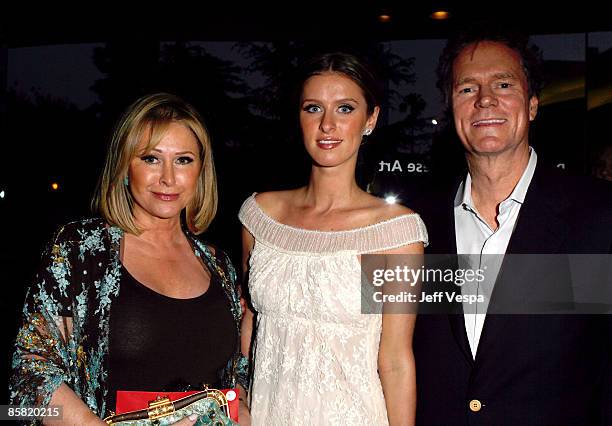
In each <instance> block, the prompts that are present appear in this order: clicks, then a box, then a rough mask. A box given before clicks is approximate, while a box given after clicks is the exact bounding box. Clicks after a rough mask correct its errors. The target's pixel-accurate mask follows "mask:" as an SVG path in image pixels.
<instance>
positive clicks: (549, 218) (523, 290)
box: [476, 166, 568, 361]
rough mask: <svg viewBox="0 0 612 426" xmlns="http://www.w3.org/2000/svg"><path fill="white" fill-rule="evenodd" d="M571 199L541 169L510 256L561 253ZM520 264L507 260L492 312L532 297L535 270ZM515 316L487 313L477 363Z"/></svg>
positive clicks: (533, 184) (528, 194) (542, 168)
mask: <svg viewBox="0 0 612 426" xmlns="http://www.w3.org/2000/svg"><path fill="white" fill-rule="evenodd" d="M567 205H568V200H567V199H566V197H565V196H564V194H563V193H562V188H559V187H558V183H555V182H554V177H553V176H552V175H551V173H550V172H548V171H547V170H546V169H545V168H544V167H542V166H537V167H536V170H535V173H534V176H533V179H532V181H531V184H530V185H529V189H528V190H527V194H526V196H525V201H524V203H523V205H522V206H521V210H520V213H519V217H518V219H517V223H516V226H515V229H514V232H513V233H512V236H511V238H510V242H509V244H508V248H507V250H506V253H507V254H537V253H544V254H546V253H559V252H562V251H563V247H564V246H565V242H566V239H565V235H566V229H565V223H566V221H564V220H563V218H564V214H565V211H566V206H567ZM532 260H534V264H533V266H534V267H537V266H538V265H537V259H532ZM513 263H516V262H512V261H511V260H510V261H509V260H508V259H507V258H505V259H504V263H503V264H502V267H501V268H500V271H499V274H498V278H497V281H496V283H495V287H494V289H493V294H492V295H491V302H490V305H489V311H490V312H495V309H496V307H499V306H500V305H503V304H504V303H502V302H501V301H502V300H504V301H506V302H505V304H506V309H505V311H506V313H507V303H508V302H507V301H509V300H510V301H512V300H514V301H516V302H517V303H520V301H521V300H525V298H526V297H527V296H528V295H529V293H530V292H531V291H532V290H533V288H532V287H530V285H532V284H533V279H530V278H529V277H530V274H533V268H530V267H529V266H528V265H529V263H530V262H527V261H521V262H520V265H521V266H520V267H519V268H517V267H512V266H510V265H511V264H513ZM512 320H513V315H498V314H495V313H490V314H487V317H486V319H485V323H484V327H483V330H482V334H481V337H480V341H479V344H478V351H477V357H476V361H480V360H481V359H482V358H483V357H486V356H487V353H489V352H490V350H489V349H490V347H491V346H492V345H499V340H498V339H496V337H497V336H503V335H504V333H505V329H506V327H508V325H509V324H511V322H512Z"/></svg>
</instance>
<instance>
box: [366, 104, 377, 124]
mask: <svg viewBox="0 0 612 426" xmlns="http://www.w3.org/2000/svg"><path fill="white" fill-rule="evenodd" d="M379 112H380V107H378V106H375V107H374V111H372V114H370V116H369V117H368V119H367V120H366V127H367V128H370V129H374V127H376V121H377V120H378V113H379Z"/></svg>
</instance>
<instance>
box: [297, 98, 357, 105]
mask: <svg viewBox="0 0 612 426" xmlns="http://www.w3.org/2000/svg"><path fill="white" fill-rule="evenodd" d="M306 102H321V101H319V100H317V99H304V100H302V103H303V104H304V103H306ZM334 102H339V103H341V102H354V103H356V104H359V101H358V100H357V99H355V98H343V99H337V100H335V101H334Z"/></svg>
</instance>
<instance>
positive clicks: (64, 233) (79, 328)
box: [10, 219, 248, 417]
mask: <svg viewBox="0 0 612 426" xmlns="http://www.w3.org/2000/svg"><path fill="white" fill-rule="evenodd" d="M186 235H187V237H188V239H189V241H190V244H191V246H192V248H193V250H194V253H195V255H196V256H198V257H199V258H201V259H202V261H203V263H204V264H205V265H206V266H207V267H208V269H209V270H210V271H211V274H213V275H216V277H215V278H216V279H218V281H219V282H220V283H221V285H222V287H223V289H224V293H225V295H226V296H227V298H228V300H229V305H230V308H231V311H232V314H233V317H234V319H235V323H236V328H237V330H238V335H239V334H240V318H241V315H242V310H241V306H240V301H239V296H238V293H237V289H236V287H235V282H236V273H235V270H234V268H233V266H232V264H231V262H230V260H229V258H228V257H227V255H225V253H223V252H221V251H220V250H215V254H213V253H212V251H211V250H210V249H209V248H208V247H207V246H206V245H205V244H204V243H202V242H201V241H199V240H198V239H196V238H195V237H194V236H193V235H192V234H190V233H189V232H186ZM122 236H123V231H121V229H119V228H117V227H113V226H109V225H107V224H105V223H104V221H103V220H102V219H89V220H85V221H81V222H72V223H70V224H68V225H66V226H64V227H62V228H61V229H60V230H59V231H58V232H57V234H56V235H55V238H54V240H53V242H52V243H51V244H50V246H49V247H48V248H47V250H45V252H44V254H43V259H42V264H41V267H40V269H39V271H38V274H37V275H36V279H35V282H34V283H33V285H32V286H31V287H30V289H29V290H28V293H27V296H26V301H25V306H24V308H23V323H22V325H21V327H20V329H19V332H18V335H17V341H16V349H15V353H14V355H13V364H12V367H13V373H12V377H11V381H10V400H11V402H10V403H11V404H15V405H22V406H47V405H48V404H49V401H50V399H51V395H52V393H53V392H54V391H55V390H56V389H57V388H58V387H59V386H60V385H61V384H62V382H63V383H66V384H67V385H68V386H69V387H70V388H71V389H72V390H73V391H74V392H75V393H76V394H77V395H78V396H79V397H80V398H81V399H82V400H83V401H84V402H85V403H86V404H87V405H88V406H89V407H90V408H91V410H92V411H93V412H94V413H96V414H97V415H98V416H99V417H103V416H104V415H107V414H108V412H107V411H108V410H107V409H106V406H105V405H106V404H105V400H106V394H107V392H108V389H107V385H108V383H107V380H108V337H109V318H110V315H109V313H110V309H111V305H112V304H113V301H114V300H115V299H116V297H117V295H118V294H119V282H120V274H121V268H120V266H121V263H120V259H119V248H120V243H121V238H122ZM219 376H220V378H221V380H222V382H223V385H224V386H226V387H234V386H235V385H236V384H240V385H242V386H244V387H245V389H248V385H247V377H248V373H247V360H246V358H244V357H243V356H242V355H241V353H240V339H238V340H237V342H236V350H235V352H234V355H233V356H232V358H231V359H230V360H229V362H228V364H227V366H226V368H225V369H224V370H223V371H221V372H219Z"/></svg>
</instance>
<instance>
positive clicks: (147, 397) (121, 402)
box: [116, 389, 240, 422]
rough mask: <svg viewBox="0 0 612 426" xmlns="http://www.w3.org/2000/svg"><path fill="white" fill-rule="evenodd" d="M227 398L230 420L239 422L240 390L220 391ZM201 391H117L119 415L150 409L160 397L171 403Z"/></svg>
mask: <svg viewBox="0 0 612 426" xmlns="http://www.w3.org/2000/svg"><path fill="white" fill-rule="evenodd" d="M220 390H221V392H223V393H224V394H225V397H226V398H227V404H228V408H229V413H230V418H231V419H232V420H233V421H235V422H238V407H239V404H240V402H239V401H238V396H239V392H240V391H239V390H238V389H220ZM198 392H201V391H188V392H144V391H117V407H116V409H117V414H123V413H128V412H130V411H137V410H142V409H145V408H147V407H148V405H149V402H151V401H154V400H155V399H157V398H158V397H161V398H165V397H166V398H170V401H176V400H177V399H180V398H184V397H186V396H189V395H193V394H195V393H198Z"/></svg>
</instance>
